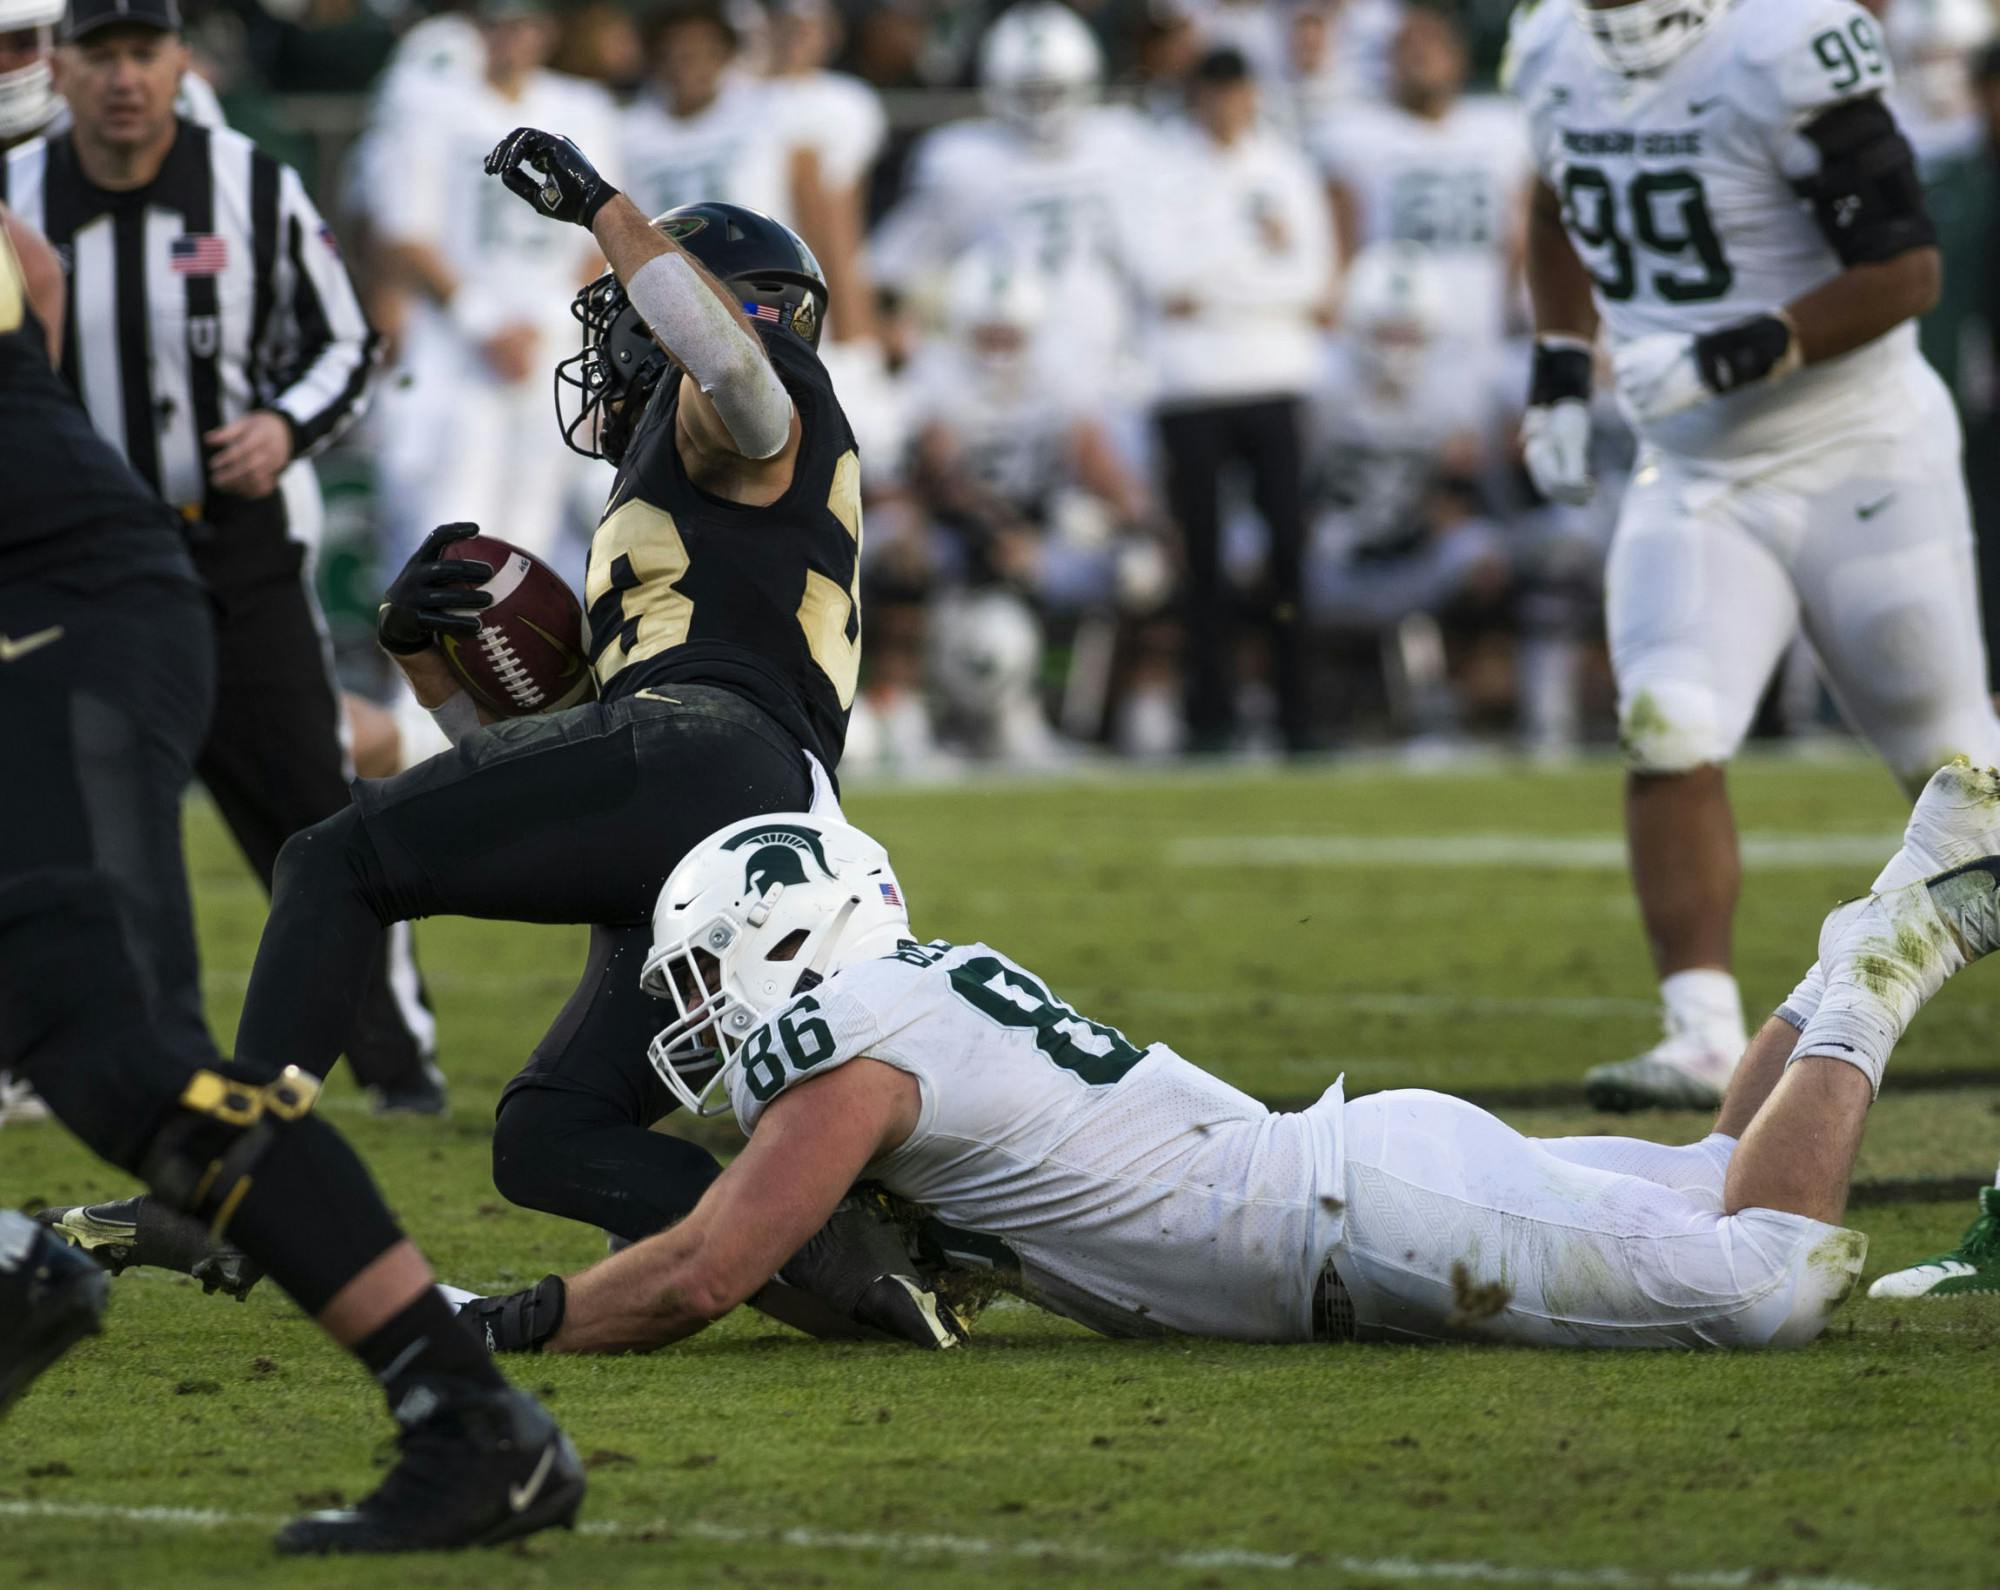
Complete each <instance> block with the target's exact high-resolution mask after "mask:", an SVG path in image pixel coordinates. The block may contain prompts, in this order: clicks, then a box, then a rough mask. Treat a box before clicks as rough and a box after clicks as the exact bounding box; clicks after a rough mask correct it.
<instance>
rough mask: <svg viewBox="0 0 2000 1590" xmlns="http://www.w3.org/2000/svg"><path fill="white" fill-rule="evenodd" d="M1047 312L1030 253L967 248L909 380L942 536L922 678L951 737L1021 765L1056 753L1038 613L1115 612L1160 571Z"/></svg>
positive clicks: (928, 510) (927, 503)
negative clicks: (938, 586)
mask: <svg viewBox="0 0 2000 1590" xmlns="http://www.w3.org/2000/svg"><path fill="white" fill-rule="evenodd" d="M1048 307H1049V293H1048V284H1047V283H1046V282H1045V281H1044V279H1043V278H1042V277H1041V275H1040V274H1039V272H1038V271H1037V270H1036V269H1035V267H1034V266H1033V264H1032V263H1029V262H1025V261H1023V260H1022V259H1020V258H1019V257H1018V256H1016V255H1014V254H1011V253H1009V252H1007V251H1005V250H1003V249H998V248H994V247H979V248H974V249H972V250H971V251H970V252H968V253H967V254H966V255H965V256H964V257H963V258H962V259H960V260H959V261H958V262H957V263H956V264H954V265H953V267H952V269H951V273H950V275H949V277H948V278H947V283H946V290H945V295H944V322H945V324H944V330H943V334H942V335H940V336H939V337H937V338H936V339H934V340H932V341H929V342H927V343H925V344H924V345H923V347H922V348H920V349H919V351H918V353H917V355H916V357H915V358H914V359H913V360H912V361H911V364H910V367H909V369H908V371H907V372H906V375H905V384H906V388H907V400H908V402H909V406H910V410H911V413H912V415H913V417H914V419H915V423H916V426H917V430H916V435H915V437H914V439H913V446H912V448H911V460H910V469H909V484H910V487H911V490H912V492H913V494H914V497H915V499H916V501H917V502H918V503H919V504H920V506H921V508H922V509H923V511H924V513H925V515H926V517H927V518H928V520H929V521H930V523H931V525H932V528H933V533H934V534H935V535H936V536H938V537H939V538H940V539H941V540H942V541H944V542H945V543H946V546H945V547H944V548H943V549H942V552H941V556H940V558H939V562H940V564H941V565H943V566H942V567H941V569H940V571H939V572H940V577H941V579H942V581H943V583H944V584H945V585H946V587H947V594H946V595H945V596H944V597H943V598H942V599H941V600H940V601H939V602H937V603H936V604H935V606H934V609H933V611H932V612H931V614H930V616H929V628H930V640H931V654H932V669H931V683H932V686H933V688H934V690H935V691H936V692H937V693H938V695H939V696H940V698H941V699H940V706H941V708H942V711H943V716H944V717H945V719H946V727H947V731H948V732H950V733H951V734H952V737H953V738H954V739H955V740H956V741H957V742H958V743H960V744H962V745H964V746H965V747H966V748H967V749H969V750H971V751H972V752H973V753H974V754H978V755H984V756H993V757H997V758H1000V759H1002V760H1008V761H1014V762H1028V761H1041V760H1047V759H1048V758H1049V757H1050V756H1051V755H1052V754H1053V753H1054V751H1055V746H1054V743H1053V742H1052V740H1051V737H1050V734H1049V729H1048V724H1047V720H1046V718H1045V717H1044V715H1043V712H1042V708H1041V704H1040V701H1039V699H1038V696H1039V685H1040V667H1039V663H1040V656H1041V644H1042V626H1043V623H1044V621H1045V620H1047V621H1050V622H1053V623H1055V624H1058V625H1060V626H1062V627H1063V628H1064V629H1065V630H1066V631H1068V632H1072V633H1073V632H1074V631H1075V630H1076V628H1077V626H1078V624H1079V622H1081V621H1084V620H1097V621H1105V622H1114V623H1115V620H1116V617H1117V615H1118V614H1119V612H1120V611H1121V609H1125V610H1129V609H1131V608H1133V607H1135V606H1139V605H1142V604H1143V603H1145V602H1146V601H1147V600H1148V599H1150V600H1151V601H1152V602H1154V603H1157V601H1158V600H1159V599H1160V598H1162V597H1163V596H1164V595H1165V593H1166V586H1167V580H1168V573H1167V568H1166V561H1165V557H1164V554H1163V553H1162V551H1161V548H1160V544H1159V542H1158V541H1157V540H1156V539H1155V538H1154V537H1153V536H1152V535H1151V534H1149V533H1148V526H1149V524H1150V523H1151V522H1152V521H1153V520H1155V519H1156V518H1157V515H1156V514H1155V512H1154V510H1153V508H1152V504H1151V503H1150V501H1149V499H1148V496H1147V493H1146V490H1145V488H1144V486H1143V485H1142V484H1141V483H1140V481H1139V479H1138V478H1137V476H1136V475H1135V474H1134V473H1133V472H1132V471H1131V470H1129V469H1127V468H1126V467H1125V464H1124V462H1123V460H1122V458H1121V457H1120V454H1119V452H1118V449H1117V447H1116V446H1115V445H1114V443H1113V441H1112V439H1111V436H1110V435H1109V433H1108V431H1107V429H1106V427H1105V425H1104V424H1103V422H1102V420H1101V418H1100V416H1099V414H1098V411H1097V409H1096V408H1095V407H1094V406H1093V405H1091V404H1089V403H1078V402H1077V401H1076V400H1075V398H1074V397H1073V396H1071V393H1070V389H1069V387H1068V386H1067V385H1066V383H1065V382H1064V381H1063V380H1062V378H1061V370H1062V367H1063V358H1062V351H1061V350H1060V349H1058V348H1056V347H1054V346H1052V345H1051V344H1050V343H1049V342H1048V340H1047V339H1046V338H1045V337H1044V335H1043V329H1044V326H1045V324H1046V321H1047V316H1048ZM1109 638H1110V637H1109V635H1108V634H1107V635H1105V636H1104V637H1103V639H1104V640H1105V641H1106V642H1107V643H1108V641H1109ZM1080 649H1082V648H1080ZM1107 663H1108V659H1107ZM1099 683H1100V685H1101V683H1102V681H1100V682H1099ZM1095 694H1097V695H1098V696H1100V697H1101V694H1102V690H1101V689H1097V690H1096V691H1095ZM1100 704H1101V703H1100Z"/></svg>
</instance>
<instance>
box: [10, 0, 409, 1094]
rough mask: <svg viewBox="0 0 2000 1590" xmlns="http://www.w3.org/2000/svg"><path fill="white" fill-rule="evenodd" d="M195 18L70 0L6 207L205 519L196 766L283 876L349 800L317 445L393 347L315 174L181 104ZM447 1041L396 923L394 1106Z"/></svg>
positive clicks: (366, 1027) (367, 1030) (124, 429)
mask: <svg viewBox="0 0 2000 1590" xmlns="http://www.w3.org/2000/svg"><path fill="white" fill-rule="evenodd" d="M180 28H181V19H180V13H179V8H178V4H177V0H72V4H71V8H70V12H69V16H68V18H67V20H66V23H65V27H64V34H63V45H62V58H61V65H62V70H61V73H60V82H61V87H62V91H63V94H64V97H65V98H66V99H67V100H68V101H69V107H70V111H71V115H72V118H73V120H72V124H71V126H70V128H69V130H68V131H66V132H63V133H61V134H59V135H57V136H54V137H48V138H37V139H34V140H32V141H30V142H28V143H24V144H22V145H20V146H18V147H17V148H15V149H13V150H12V151H10V152H9V153H8V155H7V156H6V160H5V164H4V166H0V201H4V202H6V203H7V204H9V205H11V206H12V207H13V208H14V210H15V211H16V213H17V214H19V215H20V217H21V218H22V219H23V220H25V221H26V222H27V223H28V224H29V225H30V226H33V227H35V228H37V229H38V230H40V231H41V232H42V233H43V234H44V235H45V236H47V237H48V238H49V240H50V241H51V242H52V243H54V244H55V245H56V248H57V250H58V252H59V254H60V256H61V257H62V259H63V260H64V262H65V264H66V266H67V268H68V270H69V302H70V312H69V315H68V317H67V322H66V325H65V328H64V333H63V358H62V368H63V371H64V372H65V374H66V375H67V376H68V378H69V381H70V383H71V384H72V385H73V386H75V387H76V389H77V391H78V393H79V395H80V396H81V397H82V399H83V402H84V406H85V407H86V408H87V409H88V410H89V411H90V416H91V419H92V421H93V422H94V423H95V424H96V426H97V429H98V430H99V431H100V432H102V433H103V434H104V435H105V436H106V437H108V438H109V439H110V440H111V441H112V442H114V443H115V444H117V445H118V446H119V447H120V448H121V449H122V450H123V451H124V454H125V456H126V457H127V458H128V459H129V460H130V461H131V463H132V465H133V467H134V468H135V469H136V470H137V471H138V473H139V474H140V475H141V476H142V477H144V479H145V480H146V481H148V482H149V483H150V484H151V485H152V486H153V487H154V489H155V490H157V491H158V492H159V493H160V495H161V496H162V497H164V498H165V499H166V500H167V502H168V503H170V504H171V505H172V506H173V507H175V508H176V509H178V510H179V512H180V514H181V516H182V518H183V520H184V521H185V523H186V525H187V529H188V535H189V540H190V543H191V548H192V551H193V554H194V560H195V565H196V568H197V570H198V571H199V572H200V574H201V576H202V578H203V580H204V581H205V582H206V583H207V585H208V588H209V591H210V593H211V595H212V596H213V597H214V600H215V604H216V607H217V610H218V614H217V634H216V644H217V691H216V702H215V715H214V719H213V724H212V727H211V728H210V731H209V737H208V742H207V744H206V745H205V746H204V747H203V749H202V754H201V757H200V760H199V761H198V762H197V764H196V770H197V772H198V774H199V775H200V777H201V780H202V782H203V783H204V784H205V785H206V786H207V787H208V790H209V793H210V794H211V795H212V796H213V797H214V798H215V803H216V805H217V807H218V808H219V809H220V810H221V812H222V815H223V818H224V820H225V821H226V822H227V823H228V824H229V828H230V832H231V833H232V834H234V835H235V837H236V841H237V843H238V844H239V845H240V846H241V847H242V849H243V852H244V855H245V856H246V857H247V858H248V859H249V861H250V864H251V865H252V866H253V867H254V868H256V870H257V872H258V875H259V876H260V877H261V878H262V879H263V880H264V884H265V887H266V888H268V887H269V886H270V882H271V871H272V867H273V865H274V864H275V862H276V861H277V856H278V849H279V847H280V846H281V845H283V844H284V842H285V841H286V840H287V839H288V838H290V837H291V835H292V834H293V833H295V832H297V831H298V830H299V829H301V828H305V827H308V826H310V825H311V824H313V823H315V822H318V821H319V820H320V819H321V818H323V817H327V816H330V815H331V814H332V813H333V812H335V811H337V810H339V809H340V808H341V807H342V806H344V805H345V804H346V803H347V800H348V789H347V780H348V777H349V776H350V769H349V768H348V766H347V761H346V753H345V750H344V747H343V744H342V734H341V725H342V718H341V703H340V696H339V690H338V686H337V685H336V683H335V681H334V679H333V675H332V669H331V659H330V658H329V656H328V653H327V648H326V643H325V636H324V631H323V628H322V625H321V621H320V617H319V610H318V606H317V604H316V602H315V599H314V597H313V594H312V590H311V551H310V542H311V540H312V539H313V538H314V537H315V536H316V534H317V529H318V519H319V514H320V503H319V488H318V482H317V481H316V480H315V478H314V476H313V474H312V470H311V467H310V466H309V465H307V464H305V463H303V462H302V460H304V459H305V458H306V457H307V456H309V455H310V454H311V453H313V452H314V451H315V450H317V449H319V448H321V447H324V446H325V445H326V444H327V443H329V442H331V441H332V440H333V439H334V438H335V437H336V436H338V435H339V434H340V433H341V432H342V431H343V430H344V429H346V427H347V426H348V425H349V424H350V423H352V421H353V420H354V418H355V416H356V415H357V414H359V413H360V411H361V408H362V406H363V404H364V402H365V400H366V398H367V395H368V387H369V381H370V378H371V376H372V374H373V371H374V364H375V354H376V339H375V336H374V333H373V332H372V331H371V330H370V328H369V326H368V322H367V320H366V319H365V318H364V317H363V315H362V312H361V306H360V304H359V302H358V301H357V300H356V298H355V294H354V288H353V286H352V284H351V283H350V282H349V281H348V278H347V272H346V269H345V268H344V266H343V265H342V263H341V260H340V255H339V252H338V250H337V249H336V248H335V246H334V242H333V237H332V234H331V233H330V232H329V231H328V230H327V228H326V225H325V223H324V222H323V221H321V219H320V217H319V213H318V212H317V211H316V210H315V209H314V208H313V205H312V201H311V200H310V199H308V198H307V197H306V192H305V186H304V184H303V183H302V182H301V181H300V180H299V175H298V173H297V172H296V171H293V170H292V169H291V168H290V167H289V166H285V165H282V164H280V163H279V162H278V161H276V160H273V159H272V158H271V157H270V156H269V155H267V154H265V153H263V151H261V150H259V149H258V148H257V147H256V146H255V145H254V144H252V143H251V142H250V140H249V139H247V138H245V137H243V136H241V135H240V134H238V133H234V132H231V131H229V130H228V129H226V128H208V127H202V126H197V125H196V124H195V123H193V122H190V121H185V120H179V119H177V118H176V117H175V114H174V96H175V93H176V90H177V89H178V87H179V84H180V79H181V74H182V73H183V72H184V71H185V70H186V68H187V58H188V57H187V47H186V45H185V44H184V43H183V42H182V41H181V38H180ZM432 1040H433V1024H432V1020H431V1016H430V1012H429V1011H428V1009H426V1008H425V1005H424V1001H423V997H422V990H421V987H420V985H419V983H418V980H417V976H416V969H415V966H414V964H413V963H412V962H411V961H410V958H409V946H408V938H407V930H405V929H401V928H399V929H397V930H394V931H393V933H392V934H390V935H385V939H384V955H383V958H382V960H381V961H380V963H379V965H378V974H377V976H376V977H375V978H374V979H373V981H372V983H371V986H370V992H369V996H368V998H367V999H366V1001H365V1002H364V1004H363V1007H362V1008H361V1009H360V1010H358V1011H357V1012H356V1013H355V1021H354V1029H353V1031H352V1032H351V1033H350V1034H349V1035H348V1045H347V1050H348V1054H349V1057H350V1058H351V1059H352V1061H353V1062H354V1068H355V1073H356V1076H357V1077H358V1079H359V1080H360V1081H361V1082H362V1083H363V1084H364V1085H367V1086H370V1087H373V1088H375V1089H376V1090H377V1091H378V1093H379V1094H380V1095H381V1096H382V1097H383V1098H384V1099H385V1101H387V1102H390V1103H391V1104H396V1105H400V1106H402V1107H405V1108H420V1109H421V1108H435V1107H439V1106H441V1104H442V1091H441V1087H440V1081H439V1078H438V1076H437V1073H436V1070H435V1068H434V1067H433V1066H432V1065H431V1063H430V1051H431V1048H432ZM258 1058H263V1059H268V1060H269V1061H270V1062H271V1063H272V1064H279V1063H282V1062H283V1061H284V1059H285V1057H284V1056H282V1055H278V1056H266V1057H258Z"/></svg>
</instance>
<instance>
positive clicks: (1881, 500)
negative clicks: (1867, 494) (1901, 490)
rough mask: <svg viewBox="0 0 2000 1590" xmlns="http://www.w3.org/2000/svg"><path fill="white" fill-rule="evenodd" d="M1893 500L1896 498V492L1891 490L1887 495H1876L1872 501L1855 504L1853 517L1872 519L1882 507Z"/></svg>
mask: <svg viewBox="0 0 2000 1590" xmlns="http://www.w3.org/2000/svg"><path fill="white" fill-rule="evenodd" d="M1895 500H1896V494H1895V493H1894V492H1893V491H1892V492H1890V493H1889V495H1888V496H1886V497H1877V498H1876V499H1875V500H1874V501H1873V502H1864V503H1860V504H1857V505H1856V507H1855V509H1854V517H1855V518H1857V519H1873V518H1874V517H1875V516H1876V515H1877V514H1878V513H1880V512H1881V511H1882V510H1883V509H1884V508H1886V507H1888V506H1889V504H1890V503H1892V502H1894V501H1895Z"/></svg>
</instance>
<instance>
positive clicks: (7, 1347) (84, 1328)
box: [0, 1211, 111, 1416]
mask: <svg viewBox="0 0 2000 1590" xmlns="http://www.w3.org/2000/svg"><path fill="white" fill-rule="evenodd" d="M110 1294H111V1278H110V1277H109V1276H107V1275H106V1274H105V1273H104V1271H103V1270H102V1269H101V1268H100V1267H99V1266H98V1265H95V1264H93V1263H91V1261H90V1260H89V1259H87V1258H85V1257H84V1256H83V1255H82V1254H81V1253H79V1252H77V1251H76V1249H74V1248H72V1247H70V1246H69V1244H67V1243H65V1242H58V1241H57V1240H56V1239H55V1238H54V1237H52V1236H50V1235H49V1234H48V1233H47V1232H46V1231H42V1230H40V1229H38V1228H37V1227H36V1226H34V1225H33V1224H32V1223H31V1222H29V1221H28V1220H27V1219H26V1218H25V1217H23V1216H21V1215H16V1214H14V1213H12V1211H8V1212H7V1213H6V1214H4V1215H0V1416H4V1415H5V1414H6V1412H7V1409H8V1408H9V1407H10V1406H11V1405H12V1404H13V1401H14V1399H15V1398H16V1397H18V1396H20V1395H21V1393H22V1392H24V1391H26V1390H27V1389H28V1386H29V1384H30V1382H32V1381H33V1380H34V1378H35V1377H36V1376H37V1375H39V1374H40V1373H41V1372H42V1371H43V1370H44V1369H46V1368H48V1367H49V1365H50V1364H52V1363H54V1362H55V1361H56V1360H57V1359H58V1358H60V1357H62V1355H63V1354H64V1353H66V1352H68V1351H69V1350H70V1348H72V1347H73V1346H75V1345H76V1344H77V1343H78V1342H80V1341H81V1340H83V1338H84V1337H86V1336H95V1335H96V1334H97V1332H98V1331H99V1330H100V1329H102V1324H101V1322H102V1320H103V1318H104V1307H105V1303H106V1301H107V1300H108V1298H109V1297H110Z"/></svg>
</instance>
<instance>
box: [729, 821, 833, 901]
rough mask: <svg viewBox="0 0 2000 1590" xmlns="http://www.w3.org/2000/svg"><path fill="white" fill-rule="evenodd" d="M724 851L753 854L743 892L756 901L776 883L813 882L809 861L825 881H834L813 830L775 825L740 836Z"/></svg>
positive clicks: (747, 859) (746, 862) (745, 871)
mask: <svg viewBox="0 0 2000 1590" xmlns="http://www.w3.org/2000/svg"><path fill="white" fill-rule="evenodd" d="M722 848H723V849H724V850H747V851H748V852H749V854H748V855H746V856H745V857H744V859H743V892H744V893H745V894H748V895H750V896H752V897H754V898H762V896H763V895H764V893H765V892H766V891H767V890H768V889H769V888H770V887H771V885H772V884H774V883H783V884H793V883H806V882H809V881H810V880H809V879H808V878H807V876H806V862H807V861H808V860H811V861H812V862H813V863H814V864H815V865H816V866H817V867H818V868H819V871H820V876H821V877H823V878H827V879H831V878H832V877H833V868H831V867H829V866H828V865H827V864H826V852H825V851H824V850H822V849H821V848H820V842H819V835H818V834H816V833H814V832H813V831H812V830H811V829H810V828H796V827H793V826H792V825H791V824H789V823H774V824H772V825H771V826H770V827H769V828H758V829H753V830H752V831H751V832H749V833H747V834H739V835H737V836H736V838H734V839H732V840H730V841H729V843H728V844H726V845H724V846H723V847H722Z"/></svg>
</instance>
